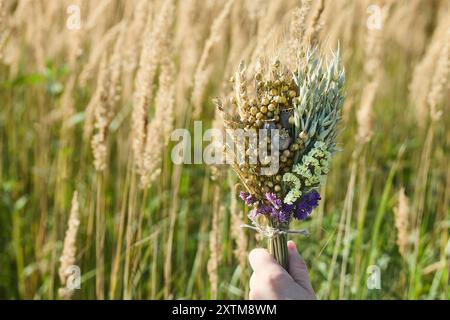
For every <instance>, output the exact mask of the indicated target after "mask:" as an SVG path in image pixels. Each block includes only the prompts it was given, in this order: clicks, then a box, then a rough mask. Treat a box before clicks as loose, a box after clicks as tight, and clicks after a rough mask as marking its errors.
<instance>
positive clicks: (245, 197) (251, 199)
mask: <svg viewBox="0 0 450 320" xmlns="http://www.w3.org/2000/svg"><path fill="white" fill-rule="evenodd" d="M239 197H240V198H241V199H242V200H244V202H245V204H247V205H248V206H250V205H252V204H253V203H254V202H255V198H254V197H253V195H251V194H250V193H247V192H244V191H241V192H240V193H239Z"/></svg>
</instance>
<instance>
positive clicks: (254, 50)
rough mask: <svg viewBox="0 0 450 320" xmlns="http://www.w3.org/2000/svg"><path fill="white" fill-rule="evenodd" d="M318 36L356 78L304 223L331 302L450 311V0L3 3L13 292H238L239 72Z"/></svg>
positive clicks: (241, 211)
mask: <svg viewBox="0 0 450 320" xmlns="http://www.w3.org/2000/svg"><path fill="white" fill-rule="evenodd" d="M308 35H314V37H315V39H316V40H315V41H316V42H317V44H318V45H319V46H320V48H321V50H323V51H324V52H329V50H330V49H336V48H337V47H338V45H339V47H340V51H341V55H342V60H343V63H344V65H345V68H346V74H347V82H346V100H345V103H344V107H343V120H342V129H343V130H342V134H341V136H340V140H339V142H340V144H339V145H340V148H341V150H342V151H341V152H340V153H338V154H337V155H336V157H335V158H334V160H333V163H332V167H331V170H330V174H329V176H328V181H327V183H326V186H325V187H324V188H323V190H321V195H322V200H321V202H320V207H319V208H318V209H316V210H315V211H314V212H313V214H312V216H311V218H310V219H308V220H307V221H305V222H302V223H301V224H296V225H294V226H293V227H301V228H307V229H308V230H309V231H310V233H311V235H310V236H309V237H307V238H306V237H301V236H293V237H292V239H293V240H294V241H296V243H297V246H298V248H299V250H300V251H301V254H302V255H303V257H304V258H305V260H306V262H307V265H308V267H309V271H310V275H311V279H312V282H313V287H314V288H315V290H316V293H317V296H318V297H319V298H320V299H449V298H450V293H449V259H450V258H449V257H450V242H449V228H450V161H449V155H450V150H449V148H450V131H449V125H450V122H449V120H450V117H449V115H448V114H447V113H446V111H448V110H449V99H448V98H449V97H450V95H449V93H450V92H449V81H448V79H449V72H450V2H449V1H447V0H398V1H393V0H391V1H389V0H384V1H383V0H357V1H353V0H333V1H331V0H303V1H293V0H283V1H281V0H279V1H275V0H183V1H181V0H180V1H176V0H131V1H125V0H99V1H87V0H59V1H45V0H0V298H3V299H25V298H26V299H64V298H76V299H178V298H185V299H215V298H220V299H245V298H247V297H248V280H249V276H250V273H251V270H250V267H249V265H248V262H247V254H248V252H249V251H250V250H251V249H252V248H254V247H256V246H265V243H264V241H263V240H262V239H259V238H258V236H257V235H256V234H255V233H254V232H252V231H249V230H248V229H242V228H240V224H241V223H246V222H248V218H247V213H248V212H247V208H245V206H244V205H243V203H242V202H241V201H240V200H238V199H237V194H236V190H235V185H236V183H237V182H238V180H237V177H236V176H235V175H234V173H233V172H232V171H231V170H230V169H229V168H227V167H222V166H217V167H211V166H207V165H204V164H195V165H194V164H192V165H174V164H173V162H172V161H171V156H170V155H171V151H172V148H173V146H174V145H175V142H172V141H170V139H169V138H170V134H171V133H172V131H173V130H174V129H176V128H187V129H188V130H190V131H191V132H192V131H193V121H194V120H202V121H203V122H202V124H203V128H211V127H220V121H218V119H216V113H215V108H214V104H213V102H212V99H213V98H214V97H216V96H226V94H227V93H228V92H229V91H230V83H229V82H228V79H229V78H230V76H231V75H232V74H233V72H234V71H235V70H236V69H237V67H238V65H239V62H240V61H241V60H242V59H245V60H247V61H254V60H255V59H256V57H258V56H260V55H264V54H266V51H268V50H271V51H275V52H276V49H277V46H282V45H283V44H284V42H285V41H288V39H289V38H292V37H294V38H297V39H300V38H302V37H306V38H307V37H308Z"/></svg>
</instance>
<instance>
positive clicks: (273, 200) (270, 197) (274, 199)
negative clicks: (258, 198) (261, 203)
mask: <svg viewBox="0 0 450 320" xmlns="http://www.w3.org/2000/svg"><path fill="white" fill-rule="evenodd" d="M265 196H266V199H267V201H269V202H270V203H271V204H272V206H273V207H274V208H275V209H281V206H282V205H283V202H282V201H281V199H278V198H277V195H276V194H275V193H273V192H266V194H265Z"/></svg>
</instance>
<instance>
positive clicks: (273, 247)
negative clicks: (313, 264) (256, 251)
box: [268, 222, 289, 270]
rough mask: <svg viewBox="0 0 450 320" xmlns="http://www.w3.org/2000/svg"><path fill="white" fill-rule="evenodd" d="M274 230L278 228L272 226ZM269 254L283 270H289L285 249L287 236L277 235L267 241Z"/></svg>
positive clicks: (286, 250)
mask: <svg viewBox="0 0 450 320" xmlns="http://www.w3.org/2000/svg"><path fill="white" fill-rule="evenodd" d="M272 226H273V227H275V228H278V227H279V226H276V225H273V222H272ZM268 241H269V242H268V250H269V253H270V254H271V255H272V256H273V257H274V258H275V260H276V261H277V262H278V263H279V264H280V265H281V266H282V267H283V268H284V269H285V270H289V269H288V268H289V258H288V247H287V234H277V235H274V236H273V237H270V238H269V239H268Z"/></svg>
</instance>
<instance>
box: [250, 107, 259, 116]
mask: <svg viewBox="0 0 450 320" xmlns="http://www.w3.org/2000/svg"><path fill="white" fill-rule="evenodd" d="M250 113H251V114H252V115H256V114H257V113H258V108H257V107H251V108H250Z"/></svg>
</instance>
